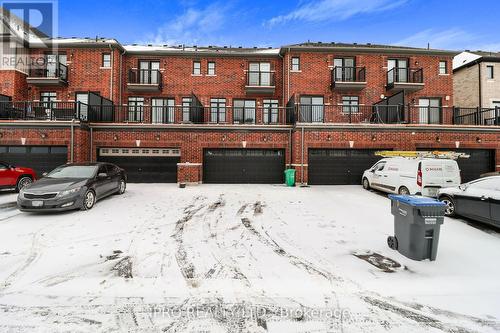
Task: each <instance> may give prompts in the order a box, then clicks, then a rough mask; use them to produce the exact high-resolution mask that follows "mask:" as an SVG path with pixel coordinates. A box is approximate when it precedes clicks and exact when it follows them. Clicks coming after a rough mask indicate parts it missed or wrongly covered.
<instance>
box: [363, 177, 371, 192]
mask: <svg viewBox="0 0 500 333" xmlns="http://www.w3.org/2000/svg"><path fill="white" fill-rule="evenodd" d="M363 188H364V189H365V190H369V189H370V182H369V181H368V178H363Z"/></svg>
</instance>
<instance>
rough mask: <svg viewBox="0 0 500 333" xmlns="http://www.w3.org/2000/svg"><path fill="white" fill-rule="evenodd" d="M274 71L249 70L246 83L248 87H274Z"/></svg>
mask: <svg viewBox="0 0 500 333" xmlns="http://www.w3.org/2000/svg"><path fill="white" fill-rule="evenodd" d="M274 74H275V73H274V72H273V71H247V72H246V85H247V86H248V87H274V85H275V84H274Z"/></svg>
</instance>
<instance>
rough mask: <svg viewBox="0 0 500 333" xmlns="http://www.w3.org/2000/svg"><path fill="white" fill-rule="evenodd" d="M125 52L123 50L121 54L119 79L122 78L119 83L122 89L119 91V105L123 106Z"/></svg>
mask: <svg viewBox="0 0 500 333" xmlns="http://www.w3.org/2000/svg"><path fill="white" fill-rule="evenodd" d="M125 52H126V51H125V50H123V52H122V53H120V75H119V78H120V82H119V86H120V89H119V93H120V96H119V100H118V105H122V86H123V84H122V71H123V55H124V54H125Z"/></svg>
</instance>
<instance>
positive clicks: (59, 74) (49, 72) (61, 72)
mask: <svg viewBox="0 0 500 333" xmlns="http://www.w3.org/2000/svg"><path fill="white" fill-rule="evenodd" d="M29 76H30V77H34V78H59V79H61V80H63V81H68V66H66V65H64V64H62V63H60V62H58V63H55V64H53V66H52V65H50V64H46V65H44V66H41V67H40V66H35V67H31V68H30V69H29Z"/></svg>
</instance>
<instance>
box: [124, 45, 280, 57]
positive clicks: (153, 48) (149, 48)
mask: <svg viewBox="0 0 500 333" xmlns="http://www.w3.org/2000/svg"><path fill="white" fill-rule="evenodd" d="M123 48H124V49H125V50H126V51H127V52H178V53H183V52H197V53H228V54H238V53H252V54H263V55H278V54H279V52H280V49H279V48H266V49H263V48H241V49H239V48H235V47H231V48H224V47H220V46H216V47H194V46H185V47H176V46H162V45H124V46H123Z"/></svg>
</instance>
